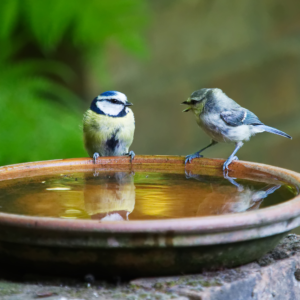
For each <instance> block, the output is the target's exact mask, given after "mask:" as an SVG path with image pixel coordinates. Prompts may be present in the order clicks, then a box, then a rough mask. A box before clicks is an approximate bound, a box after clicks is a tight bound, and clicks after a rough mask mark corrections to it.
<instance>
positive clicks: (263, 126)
mask: <svg viewBox="0 0 300 300" xmlns="http://www.w3.org/2000/svg"><path fill="white" fill-rule="evenodd" d="M255 127H257V128H259V129H262V130H264V131H266V132H270V133H274V134H278V135H281V136H284V137H286V138H288V139H292V137H291V136H290V135H288V134H286V133H285V132H283V131H280V130H278V129H276V128H273V127H270V126H267V125H256V126H255Z"/></svg>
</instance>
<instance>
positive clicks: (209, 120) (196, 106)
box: [182, 88, 292, 172]
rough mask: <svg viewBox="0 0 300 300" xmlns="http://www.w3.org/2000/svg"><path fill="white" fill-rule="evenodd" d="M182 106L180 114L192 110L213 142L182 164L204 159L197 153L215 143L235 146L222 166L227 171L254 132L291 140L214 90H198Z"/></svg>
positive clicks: (219, 91) (221, 92)
mask: <svg viewBox="0 0 300 300" xmlns="http://www.w3.org/2000/svg"><path fill="white" fill-rule="evenodd" d="M182 104H185V105H188V106H189V107H188V108H187V109H185V110H184V111H183V112H187V111H190V110H192V111H193V113H194V114H195V116H196V121H197V123H198V125H199V126H200V127H201V128H202V129H203V130H204V131H205V132H206V134H208V135H209V136H210V137H211V139H212V140H211V143H210V144H209V145H208V146H206V147H205V148H203V149H201V150H199V151H197V152H196V153H194V154H190V155H187V156H186V158H185V164H187V163H188V162H191V161H192V160H193V159H194V158H198V157H203V156H202V155H200V153H201V152H202V151H203V150H205V149H207V148H209V147H211V146H213V145H215V144H217V143H235V149H234V151H233V152H232V154H231V155H230V156H229V158H228V159H227V160H226V161H225V163H224V165H223V171H227V172H228V166H229V165H230V164H231V163H232V162H233V161H234V160H238V157H237V156H236V155H235V154H236V153H237V151H238V150H239V149H240V148H241V147H242V146H243V144H244V142H245V141H248V140H249V139H250V138H251V137H252V136H253V135H255V134H256V133H260V132H265V131H266V132H270V133H274V134H277V135H281V136H284V137H286V138H289V139H292V137H291V136H289V135H288V134H286V133H284V132H282V131H280V130H278V129H276V128H273V127H270V126H266V125H265V124H263V123H262V122H261V121H260V120H259V119H258V117H257V116H256V115H255V114H254V113H252V112H251V111H249V110H248V109H246V108H243V107H241V106H240V105H239V104H237V103H236V102H235V101H233V100H232V99H230V98H229V97H228V96H227V95H226V94H225V93H223V91H222V90H220V89H217V88H213V89H206V88H204V89H201V90H197V91H195V92H193V93H192V94H191V96H190V97H189V98H188V99H187V100H186V101H184V102H182Z"/></svg>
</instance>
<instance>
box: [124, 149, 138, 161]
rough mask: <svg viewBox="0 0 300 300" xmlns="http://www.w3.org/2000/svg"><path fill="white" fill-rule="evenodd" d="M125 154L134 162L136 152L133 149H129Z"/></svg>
mask: <svg viewBox="0 0 300 300" xmlns="http://www.w3.org/2000/svg"><path fill="white" fill-rule="evenodd" d="M124 155H128V156H130V162H132V160H133V159H134V157H135V153H134V152H133V151H132V150H131V151H129V152H128V153H125V154H124Z"/></svg>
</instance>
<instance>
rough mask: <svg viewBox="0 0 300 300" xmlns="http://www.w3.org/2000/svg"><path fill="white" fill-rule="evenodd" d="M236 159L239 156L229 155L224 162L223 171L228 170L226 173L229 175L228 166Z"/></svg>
mask: <svg viewBox="0 0 300 300" xmlns="http://www.w3.org/2000/svg"><path fill="white" fill-rule="evenodd" d="M234 160H239V159H238V157H237V156H233V157H229V158H228V159H227V160H226V161H225V162H224V165H223V172H226V174H227V175H228V171H229V169H228V167H229V165H230V164H231V163H232V162H233V161H234Z"/></svg>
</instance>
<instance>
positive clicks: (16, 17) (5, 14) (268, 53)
mask: <svg viewBox="0 0 300 300" xmlns="http://www.w3.org/2000/svg"><path fill="white" fill-rule="evenodd" d="M0 20H1V26H0V113H1V117H0V124H1V126H0V137H1V150H0V165H5V164H12V163H19V162H27V161H35V160H47V159H58V158H71V157H84V156H87V155H86V152H85V150H84V148H83V143H82V124H81V123H82V114H83V112H84V111H85V110H86V109H87V108H88V107H89V104H90V102H91V100H92V99H93V98H94V97H95V96H96V95H98V94H100V93H102V92H104V91H106V90H118V91H121V92H123V93H125V94H126V95H127V97H128V100H129V101H130V102H133V103H134V106H133V111H134V113H135V117H136V133H135V140H134V142H133V145H132V147H131V149H132V150H134V151H135V153H136V154H171V155H187V154H191V153H193V152H195V151H196V150H199V149H200V148H202V147H204V146H206V145H207V144H208V143H209V138H208V137H207V136H206V135H205V134H204V133H203V132H202V131H201V129H200V128H199V127H198V126H197V124H196V122H195V119H194V116H193V115H192V114H191V113H187V114H183V113H181V111H182V109H183V107H182V106H180V105H179V104H180V103H181V102H182V101H184V100H186V99H187V97H188V96H189V95H190V94H191V92H193V91H194V90H197V89H200V88H203V87H219V88H221V89H222V90H223V91H224V92H225V93H226V94H227V95H228V96H230V97H231V98H233V99H234V100H236V101H237V102H238V103H239V104H241V105H242V106H245V107H247V108H248V109H250V110H252V111H253V112H254V113H255V114H257V115H258V116H259V117H260V119H261V121H263V122H264V123H266V124H268V125H270V126H274V127H276V128H278V129H280V130H283V131H285V132H287V133H288V134H290V135H292V136H293V140H292V141H290V140H287V139H284V138H282V137H279V136H275V135H271V134H268V133H264V134H260V135H258V136H256V137H254V138H252V140H251V141H250V142H248V143H246V145H245V146H244V147H243V148H242V149H241V150H240V151H239V153H238V156H239V158H240V159H242V160H250V161H257V162H262V163H267V164H273V165H277V166H281V167H286V168H289V169H292V170H296V171H300V159H298V152H299V151H298V149H299V146H300V136H299V135H300V118H299V108H300V101H299V99H300V2H299V1H296V0H286V1H282V0H261V1H258V0H257V1H253V0H243V1H240V0H231V1H222V0H163V1H161V0H144V1H143V0H114V1H109V0H105V1H104V0H103V1H101V0H88V1H82V0H64V1H62V0H51V1H40V0H1V1H0ZM233 148H234V147H233V145H218V146H216V147H214V148H211V149H210V150H208V151H206V152H205V155H206V156H208V157H223V158H227V157H228V156H229V154H230V153H231V152H232V150H233Z"/></svg>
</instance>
